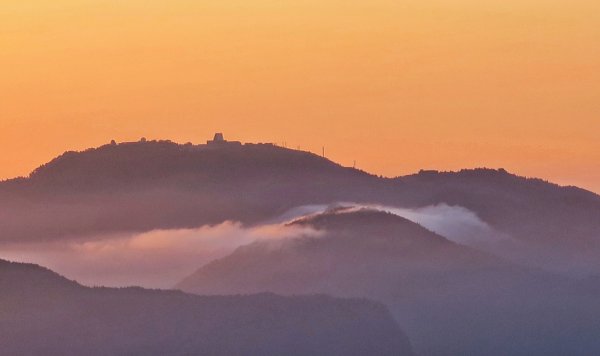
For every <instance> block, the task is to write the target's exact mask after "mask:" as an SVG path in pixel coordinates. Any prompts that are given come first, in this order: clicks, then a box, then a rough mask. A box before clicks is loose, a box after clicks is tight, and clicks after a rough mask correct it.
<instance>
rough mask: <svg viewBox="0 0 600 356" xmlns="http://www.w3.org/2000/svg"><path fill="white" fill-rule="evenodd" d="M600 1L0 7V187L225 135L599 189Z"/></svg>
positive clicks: (397, 164) (379, 162)
mask: <svg viewBox="0 0 600 356" xmlns="http://www.w3.org/2000/svg"><path fill="white" fill-rule="evenodd" d="M599 24H600V2H599V1H597V0H571V1H566V0H564V1H558V0H537V1H533V0H488V1H485V0H483V1H482V0H368V1H367V0H360V1H358V0H295V1H292V0H279V1H276V0H211V1H203V0H168V1H167V0H164V1H156V0H2V2H1V4H0V178H9V177H14V176H17V175H23V174H26V173H28V172H29V171H30V170H32V169H33V168H35V167H36V166H38V165H39V164H41V163H43V162H45V161H47V160H49V159H50V158H52V157H54V156H56V155H58V154H60V153H62V152H63V151H65V150H71V149H83V148H86V147H90V146H98V145H101V144H104V143H106V142H108V141H109V140H110V139H116V140H118V141H124V140H137V139H139V138H140V137H141V136H146V137H148V138H167V139H172V140H175V141H180V142H186V141H192V142H201V141H203V140H205V139H206V138H208V137H209V136H212V133H213V132H214V131H223V132H224V133H225V135H226V137H227V136H228V137H230V138H235V139H239V140H242V141H273V142H283V141H286V142H287V144H288V146H290V147H298V146H300V147H301V148H303V149H310V150H312V151H320V147H321V146H322V145H325V146H326V151H327V154H328V156H329V157H330V158H332V159H334V160H336V161H338V162H340V163H342V164H345V165H352V162H353V160H356V161H357V166H358V167H359V168H363V169H365V170H368V171H371V172H374V173H378V174H384V175H390V176H393V175H400V174H406V173H411V172H414V171H416V170H418V169H420V168H435V169H459V168H462V167H477V166H488V167H505V168H506V169H508V170H510V171H513V172H516V173H519V174H523V175H528V176H540V177H544V178H547V179H550V180H553V181H556V182H559V183H564V184H576V185H580V186H583V187H586V188H588V189H592V190H594V191H596V192H600V164H599V162H600V138H599V137H600V25H599Z"/></svg>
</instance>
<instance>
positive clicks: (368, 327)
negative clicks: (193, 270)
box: [0, 261, 412, 356]
mask: <svg viewBox="0 0 600 356" xmlns="http://www.w3.org/2000/svg"><path fill="white" fill-rule="evenodd" d="M0 354H1V355H228V356H229V355H411V354H412V352H411V348H410V345H409V343H408V341H407V339H406V337H405V336H404V335H403V334H402V332H401V331H400V329H399V327H398V326H397V324H396V322H395V321H394V320H393V319H392V318H391V316H390V315H389V313H388V311H387V310H386V309H385V307H383V306H382V305H380V304H377V303H373V302H369V301H365V300H342V299H335V298H331V297H326V296H314V297H279V296H276V295H272V294H261V295H253V296H230V297H225V296H222V297H200V296H192V295H187V294H184V293H181V292H173V291H151V290H144V289H140V288H127V289H109V288H85V287H82V286H80V285H78V284H77V283H75V282H71V281H68V280H66V279H64V278H62V277H60V276H58V275H57V274H55V273H53V272H51V271H49V270H46V269H44V268H41V267H38V266H35V265H26V264H17V263H10V262H6V261H0Z"/></svg>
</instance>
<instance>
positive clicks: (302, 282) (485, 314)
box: [177, 207, 600, 355]
mask: <svg viewBox="0 0 600 356" xmlns="http://www.w3.org/2000/svg"><path fill="white" fill-rule="evenodd" d="M291 224H292V225H302V226H311V227H313V228H315V229H317V230H319V231H321V232H322V234H321V235H317V236H316V237H315V236H306V237H300V238H295V239H288V240H283V241H258V242H255V243H253V244H250V245H247V246H244V247H240V248H238V249H237V250H236V251H235V252H233V253H232V254H231V255H229V256H227V257H225V258H223V259H220V260H216V261H214V262H212V263H209V264H207V265H205V266H203V267H202V268H200V269H199V270H198V271H197V272H195V273H194V274H192V275H191V276H189V277H188V278H186V279H184V280H183V281H182V282H181V283H180V284H178V286H177V287H178V288H181V289H183V290H185V291H188V292H193V293H198V294H238V293H257V292H264V291H272V292H276V293H281V294H289V295H293V294H297V293H327V294H331V295H335V296H352V297H367V298H373V299H376V300H379V301H382V302H384V303H385V304H386V305H388V306H389V307H390V309H391V310H392V311H393V312H394V314H395V316H396V318H397V320H399V321H400V323H401V325H403V326H404V327H405V329H406V331H407V333H408V334H409V337H410V339H411V341H412V342H413V344H414V346H415V349H416V351H417V352H418V353H420V354H424V355H448V354H453V355H454V354H477V355H509V354H510V355H528V354H529V355H531V354H539V355H542V354H544V355H560V354H585V352H586V351H587V350H599V349H600V341H598V339H597V338H596V337H595V336H593V335H596V334H597V333H599V332H600V322H598V321H597V320H600V319H598V318H600V302H598V300H597V299H596V298H597V297H598V296H600V295H598V294H594V293H592V292H588V293H580V288H579V287H578V286H577V285H576V283H575V282H573V281H571V280H569V279H566V278H563V277H560V276H557V275H553V274H548V273H545V272H541V271H538V270H532V269H529V268H524V267H520V266H517V265H514V264H511V263H509V262H506V261H504V260H502V259H499V258H497V257H494V256H491V255H489V254H485V253H482V252H479V251H476V250H473V249H471V248H468V247H465V246H461V245H458V244H455V243H453V242H450V241H448V240H446V239H445V238H443V237H442V236H439V235H437V234H434V233H432V232H430V231H428V230H426V229H424V228H423V227H421V226H419V225H417V224H415V223H413V222H411V221H408V220H406V219H404V218H401V217H399V216H396V215H393V214H390V213H386V212H381V211H376V210H370V209H364V208H354V207H341V208H340V207H338V208H333V209H331V210H329V211H326V212H325V213H322V214H316V215H313V216H310V217H307V218H301V219H299V220H296V221H294V222H292V223H291Z"/></svg>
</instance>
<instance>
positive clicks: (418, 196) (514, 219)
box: [0, 141, 600, 273]
mask: <svg viewBox="0 0 600 356" xmlns="http://www.w3.org/2000/svg"><path fill="white" fill-rule="evenodd" d="M340 201H341V202H348V201H350V202H357V203H360V202H362V203H379V204H386V205H391V206H401V207H423V206H428V205H434V204H441V203H445V204H448V205H453V206H454V205H457V206H462V207H465V208H467V209H469V210H471V211H473V212H474V213H476V214H477V215H478V216H479V217H480V218H482V219H483V220H484V221H485V222H486V223H488V224H489V225H490V226H491V227H492V228H494V229H496V230H498V231H499V232H501V233H505V234H508V235H510V236H511V237H513V238H515V239H517V240H519V241H522V242H523V245H522V248H521V251H518V253H517V254H518V255H519V256H517V257H519V260H520V261H522V262H526V263H530V262H531V263H532V264H535V265H538V266H543V267H549V268H552V269H559V270H560V269H564V270H568V269H573V266H574V265H579V264H583V265H585V268H583V270H582V273H588V272H597V273H600V262H598V261H600V197H599V196H598V195H596V194H593V193H591V192H587V191H584V190H582V189H578V188H574V187H560V186H557V185H554V184H551V183H547V182H544V181H541V180H539V179H526V178H522V177H517V176H515V175H512V174H509V173H507V172H505V171H503V170H499V171H497V170H489V169H476V170H465V171H460V172H447V173H439V172H421V173H419V174H416V175H411V176H406V177H400V178H396V179H387V178H380V177H377V176H373V175H370V174H367V173H365V172H362V171H359V170H355V169H351V168H345V167H342V166H340V165H338V164H336V163H334V162H331V161H329V160H327V159H325V158H322V157H319V156H317V155H314V154H311V153H309V152H303V151H296V150H289V149H285V148H281V147H276V146H273V145H269V144H245V145H223V146H215V147H210V146H194V145H178V144H175V143H172V142H168V141H151V142H133V143H122V144H119V145H105V146H102V147H99V148H96V149H90V150H87V151H84V152H68V153H65V154H64V155H62V156H60V157H58V158H56V159H54V160H53V161H51V162H49V163H48V164H46V165H44V166H42V167H40V168H38V169H36V170H35V171H34V172H33V173H32V174H31V175H30V177H27V178H22V179H14V180H10V181H5V182H2V183H0V231H1V232H2V236H0V239H1V240H2V241H9V240H10V241H25V240H53V239H59V238H60V239H64V238H87V239H89V238H95V237H97V236H98V234H103V233H115V232H124V231H148V230H152V229H167V228H188V227H197V226H201V225H204V224H216V223H220V222H223V221H225V220H236V221H241V222H243V223H245V224H255V223H259V222H261V221H264V220H266V219H270V218H272V217H274V216H277V215H278V214H282V213H284V212H286V211H287V210H289V209H292V208H295V207H298V206H301V205H306V204H329V203H335V202H340Z"/></svg>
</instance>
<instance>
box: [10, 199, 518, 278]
mask: <svg viewBox="0 0 600 356" xmlns="http://www.w3.org/2000/svg"><path fill="white" fill-rule="evenodd" d="M333 206H349V207H354V208H355V209H360V208H369V209H376V210H381V211H386V212H389V213H392V214H396V215H398V216H402V217H404V218H406V219H409V220H411V221H414V222H416V223H418V224H421V225H422V226H424V227H426V228H428V229H429V230H431V231H434V232H436V233H438V234H440V235H442V236H444V237H446V238H448V239H450V240H452V241H454V242H457V243H461V244H465V245H469V246H472V247H477V248H480V249H483V250H493V249H495V246H494V244H495V243H499V242H503V241H505V240H507V239H508V237H507V236H505V235H502V234H500V233H498V232H496V231H494V230H493V229H492V228H491V227H490V226H489V225H487V224H486V223H485V222H483V221H482V220H481V219H479V218H478V217H477V215H475V214H474V213H473V212H471V211H469V210H468V209H465V208H462V207H457V206H448V205H445V204H441V205H435V206H428V207H424V208H420V209H406V208H398V207H390V206H382V205H368V204H355V203H338V204H333V205H306V206H300V207H297V208H294V209H291V210H290V211H288V212H286V213H285V214H282V215H281V216H278V217H275V218H273V219H272V220H271V221H268V222H265V223H264V224H262V225H259V226H254V227H244V226H242V225H241V224H240V223H236V222H224V223H222V224H219V225H215V226H203V227H199V228H196V229H176V230H155V231H149V232H145V233H139V234H121V235H100V236H95V237H94V238H93V239H91V240H90V239H89V238H88V239H86V240H85V241H83V240H72V239H70V240H65V241H62V240H59V241H55V242H40V243H27V244H5V245H2V246H1V248H0V258H4V259H9V260H13V261H19V262H32V263H37V264H40V265H43V266H45V267H48V268H50V269H52V270H54V271H57V272H59V273H61V274H63V275H65V276H66V277H68V278H71V279H74V280H77V281H78V282H80V283H83V284H86V285H104V286H130V285H139V286H143V287H149V288H170V287H171V286H172V285H173V283H174V282H175V281H178V280H180V279H181V278H183V277H184V276H186V275H188V274H189V273H191V272H193V271H194V270H196V269H197V268H199V267H200V266H202V265H203V264H206V263H208V262H210V261H212V260H215V259H218V258H221V257H224V256H226V255H228V254H229V253H231V252H232V251H233V250H234V249H235V248H237V247H239V246H242V245H246V244H249V243H252V242H253V241H256V240H264V239H267V240H280V239H285V238H294V237H299V236H316V235H318V232H317V231H314V230H312V229H309V228H306V227H300V226H297V225H291V226H288V225H286V224H287V223H288V222H290V221H293V220H295V219H298V218H301V217H306V216H309V215H313V214H318V213H322V212H324V211H326V210H327V209H330V208H331V207H333Z"/></svg>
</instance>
